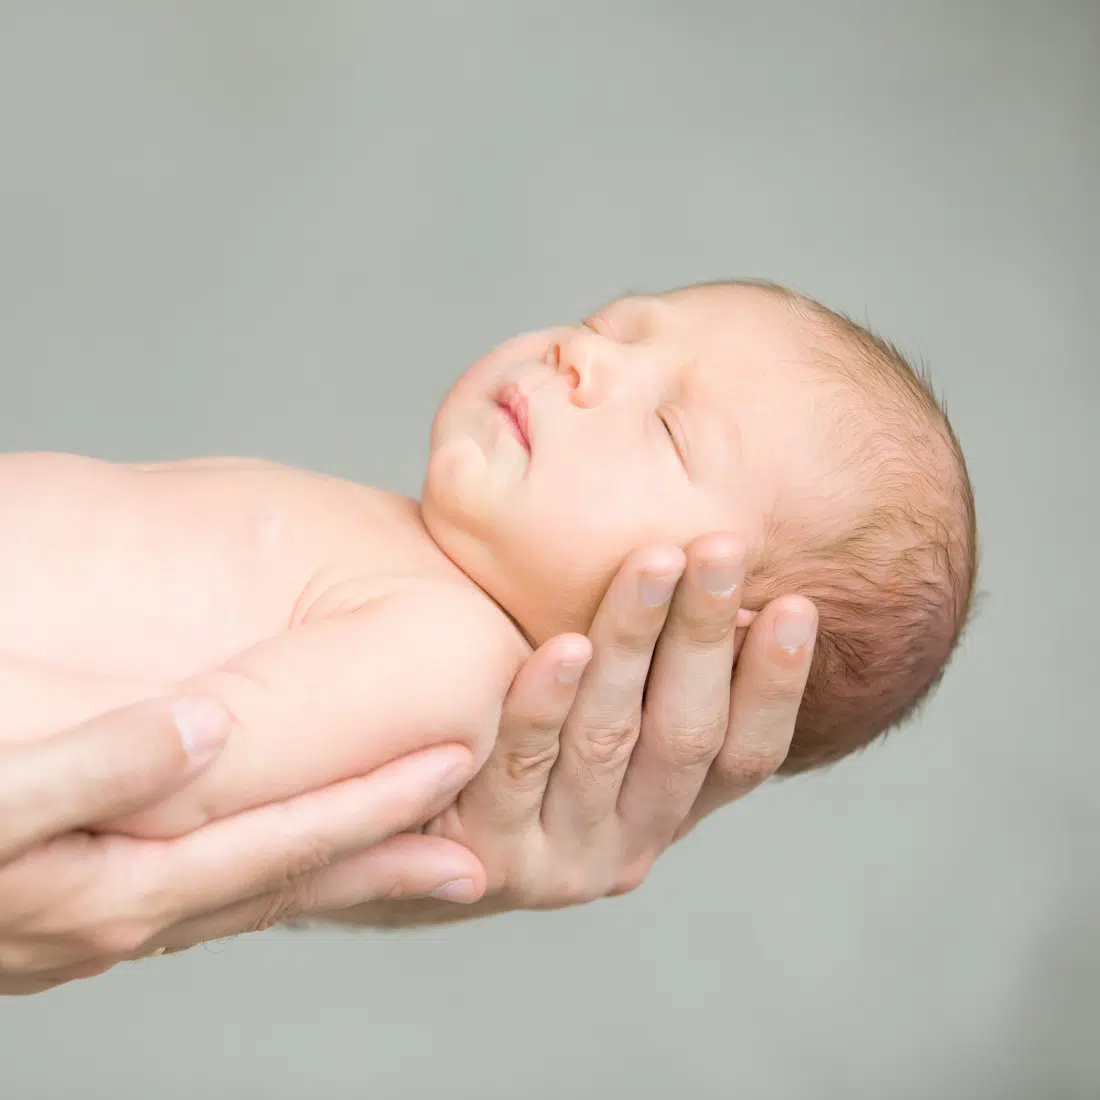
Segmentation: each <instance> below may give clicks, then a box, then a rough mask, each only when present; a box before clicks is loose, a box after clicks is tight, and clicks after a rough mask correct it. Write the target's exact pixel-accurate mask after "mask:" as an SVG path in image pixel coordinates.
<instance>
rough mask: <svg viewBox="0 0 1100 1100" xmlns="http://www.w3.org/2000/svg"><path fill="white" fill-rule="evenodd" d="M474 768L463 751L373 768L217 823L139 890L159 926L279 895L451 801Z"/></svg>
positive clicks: (167, 849) (438, 750)
mask: <svg viewBox="0 0 1100 1100" xmlns="http://www.w3.org/2000/svg"><path fill="white" fill-rule="evenodd" d="M472 771H473V758H472V757H471V755H470V752H469V750H468V749H466V748H464V747H463V746H461V745H442V746H437V747H435V748H432V749H428V750H425V751H423V752H419V753H414V754H412V755H410V756H405V757H402V758H401V759H400V760H395V761H393V762H392V763H390V764H387V765H385V766H384V767H381V768H379V769H377V770H376V771H374V772H371V774H370V775H367V776H363V777H360V778H356V779H349V780H345V781H344V782H342V783H336V784H333V785H332V786H330V787H326V788H324V789H322V790H319V791H312V792H310V793H309V794H305V795H300V796H298V797H297V798H293V799H290V800H288V801H286V802H280V803H274V804H272V805H269V806H264V807H261V808H260V809H257V810H250V811H248V812H247V813H243V814H238V815H236V816H234V817H231V818H226V819H224V820H222V821H217V822H214V823H213V824H211V825H206V826H204V827H203V828H201V829H199V830H197V831H196V832H194V833H191V834H189V835H187V836H184V837H180V838H179V839H178V840H173V841H169V842H162V845H161V854H162V857H163V858H162V859H160V860H159V861H158V864H157V866H156V867H155V874H156V879H157V882H158V885H156V886H152V887H146V888H145V889H144V890H143V894H144V895H145V897H146V898H147V899H148V900H147V902H146V905H153V906H155V907H156V914H155V916H156V919H157V923H158V924H159V926H161V927H163V926H165V925H167V924H176V923H178V922H180V921H182V920H185V919H188V918H191V917H199V916H203V915H204V914H207V913H210V912H213V911H214V910H217V909H222V908H224V907H226V906H228V905H233V904H235V903H236V902H238V901H243V900H246V899H248V898H254V897H258V896H260V895H261V894H268V893H274V892H278V891H280V890H282V889H283V888H284V887H286V886H287V885H289V884H290V883H292V882H293V881H294V880H295V879H297V878H298V877H299V876H301V875H305V874H309V873H311V872H316V871H319V870H322V869H324V868H325V867H328V866H330V865H332V864H334V863H335V862H337V861H338V860H340V859H343V858H344V857H346V856H349V855H351V854H352V853H354V852H358V851H361V850H363V849H366V848H370V847H372V846H373V845H375V844H377V843H379V842H380V841H383V840H386V839H387V838H389V837H391V836H394V835H395V834H397V833H400V832H404V831H406V830H409V829H414V828H416V827H418V826H419V825H421V824H422V823H423V822H424V821H426V820H427V819H428V818H430V817H431V816H432V815H433V814H434V813H436V812H438V811H439V810H440V809H442V808H443V806H445V805H446V804H447V803H448V802H450V801H451V800H453V798H454V797H455V795H456V794H457V793H458V791H459V790H460V789H461V787H462V785H463V784H464V783H465V782H466V781H467V780H468V779H469V777H470V774H471V772H472Z"/></svg>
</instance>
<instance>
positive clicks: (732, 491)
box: [422, 283, 976, 771]
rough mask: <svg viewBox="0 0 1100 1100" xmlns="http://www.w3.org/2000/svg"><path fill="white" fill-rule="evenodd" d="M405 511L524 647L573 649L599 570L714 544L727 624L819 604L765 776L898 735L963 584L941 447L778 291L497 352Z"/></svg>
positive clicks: (711, 289) (713, 292)
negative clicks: (780, 750) (733, 564)
mask: <svg viewBox="0 0 1100 1100" xmlns="http://www.w3.org/2000/svg"><path fill="white" fill-rule="evenodd" d="M422 506H423V514H424V518H425V522H426V523H427V525H428V528H429V530H430V531H431V533H432V535H433V537H434V538H435V539H436V541H437V542H438V543H439V544H440V546H441V547H442V548H443V549H444V550H445V551H446V552H447V553H448V554H449V555H450V556H451V557H452V558H453V559H454V560H455V562H456V563H457V564H458V565H459V566H460V567H461V568H462V569H463V570H464V571H465V572H467V573H468V574H469V575H470V576H471V578H472V579H473V580H475V581H476V582H477V583H478V584H480V585H481V586H482V587H483V588H484V589H485V590H486V591H487V592H488V593H489V595H491V596H492V597H493V598H494V599H495V600H496V601H497V602H498V603H500V604H501V606H502V607H503V608H504V609H505V610H506V611H507V612H508V613H509V614H510V615H511V616H512V617H513V618H514V619H515V620H516V621H517V622H518V623H519V624H520V626H521V627H522V628H523V629H524V630H525V632H526V633H527V634H528V636H529V637H530V639H531V640H532V641H533V642H536V643H538V642H541V641H543V640H545V639H546V638H548V637H550V636H552V635H553V634H557V633H560V632H562V631H566V630H579V631H582V632H584V631H586V630H587V629H588V626H589V624H590V622H591V618H592V615H593V613H594V611H595V608H596V606H597V605H598V603H599V600H600V597H601V595H602V594H603V591H604V589H605V587H606V585H607V583H608V582H609V580H610V578H611V577H612V576H613V574H614V573H615V571H616V570H617V569H618V567H619V565H620V564H621V562H622V560H623V558H624V557H626V555H627V554H628V553H629V552H630V551H631V550H632V549H633V548H635V547H636V546H639V545H642V544H648V543H652V542H654V541H662V540H663V541H669V542H677V543H681V544H684V543H687V542H688V541H690V540H691V539H692V538H693V537H695V536H696V535H699V534H702V533H704V532H706V531H713V530H727V531H732V532H734V533H735V534H737V535H739V536H740V537H741V538H742V539H743V540H744V543H745V545H746V546H747V547H748V548H749V560H750V572H749V574H748V576H747V577H746V584H745V594H744V601H743V603H744V606H747V607H750V608H754V607H760V606H762V605H763V604H764V603H766V602H767V600H768V599H770V598H771V597H772V596H773V595H778V594H779V593H781V592H792V593H799V594H802V595H805V596H808V597H809V598H811V599H813V600H814V601H815V602H816V603H817V604H818V608H819V613H820V628H819V635H818V644H817V652H816V655H815V659H814V669H813V672H812V673H811V680H810V684H809V686H808V688H807V692H806V696H805V701H804V703H803V708H802V712H801V715H800V719H799V725H798V731H797V732H796V737H795V743H794V745H793V747H792V750H791V754H790V756H789V758H788V761H787V765H786V770H787V771H798V770H802V769H804V768H807V767H813V766H816V765H820V764H824V763H827V762H829V761H831V760H833V759H838V758H839V757H841V756H843V755H845V754H847V753H848V752H850V751H852V750H853V749H855V748H858V747H859V746H861V745H863V744H865V743H867V742H868V741H869V740H871V739H872V738H873V737H874V736H875V735H876V734H877V733H879V732H881V731H882V730H884V729H886V728H888V727H890V726H891V725H893V724H895V723H896V722H897V721H899V720H900V719H901V718H903V717H904V716H905V715H906V714H907V713H908V712H909V711H910V710H911V709H912V707H913V706H914V705H915V704H916V702H918V701H919V699H920V698H921V697H923V695H924V694H925V693H926V692H927V691H928V690H929V689H930V687H931V686H932V685H933V684H934V683H935V681H936V680H937V679H938V677H939V675H940V673H941V672H942V669H943V668H944V666H945V665H946V662H947V659H948V657H949V656H950V653H951V651H952V649H953V648H954V645H955V642H956V640H957V637H958V634H959V632H960V630H961V628H962V625H963V623H964V622H965V619H966V615H967V612H968V609H969V605H970V596H971V591H972V588H973V583H974V574H975V571H976V535H975V530H974V509H973V500H972V496H971V493H970V486H969V481H968V478H967V474H966V468H965V464H964V462H963V458H962V454H961V451H960V450H959V447H958V444H957V442H956V440H955V438H954V435H953V433H952V431H951V428H950V426H949V425H948V422H947V419H946V416H945V415H944V414H943V412H942V410H941V409H940V408H939V406H938V404H937V402H936V400H935V398H934V396H933V395H932V394H931V391H930V390H929V389H928V387H927V385H926V383H925V382H924V381H922V380H921V379H920V378H919V377H918V376H917V375H916V374H915V373H914V372H913V370H912V369H911V368H910V367H909V366H908V364H906V362H905V361H904V359H903V358H902V357H901V356H900V355H899V354H898V353H897V352H896V351H895V350H894V349H892V348H891V347H889V346H888V345H886V344H884V343H882V342H881V341H879V340H877V339H876V338H875V337H873V336H872V335H871V334H870V333H868V332H867V331H866V330H864V329H862V328H860V327H859V326H857V325H855V324H853V323H851V322H850V321H848V320H846V319H845V318H842V317H840V316H838V315H837V314H834V313H832V312H831V311H829V310H827V309H826V308H825V307H823V306H821V305H819V304H818V303H816V302H813V301H812V300H810V299H807V298H804V297H801V296H799V295H796V294H794V293H792V292H790V291H787V290H785V289H783V288H779V287H774V286H770V285H750V284H743V283H735V284H716V285H708V286H699V287H692V288H688V289H686V290H681V291H675V292H673V293H671V294H666V295H661V296H655V297H633V298H626V299H622V300H620V301H617V302H614V303H612V304H611V305H610V306H608V307H606V308H605V309H603V310H601V311H600V312H599V313H598V314H596V315H594V316H593V317H591V318H589V319H588V320H587V321H586V322H585V323H584V324H583V325H580V326H570V327H563V328H558V329H550V330H546V331H543V332H538V333H531V334H527V335H525V336H521V337H518V338H516V339H515V340H511V341H508V342H507V343H505V344H503V345H502V346H501V347H499V348H497V349H496V350H495V351H493V352H491V353H490V354H489V355H488V356H486V357H485V358H484V359H482V360H481V361H480V362H479V363H477V364H475V366H473V367H472V368H471V369H470V370H469V371H467V372H466V374H465V375H463V377H462V378H461V379H460V380H459V382H458V383H457V384H456V385H455V387H454V388H453V389H452V391H451V392H450V394H448V396H447V398H446V400H445V401H444V403H443V405H442V406H441V408H440V410H439V413H438V414H437V417H436V420H435V424H434V425H433V430H432V454H431V460H430V463H429V469H428V477H427V481H426V484H425V491H424V497H423V502H422Z"/></svg>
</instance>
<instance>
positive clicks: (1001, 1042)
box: [0, 0, 1100, 1100]
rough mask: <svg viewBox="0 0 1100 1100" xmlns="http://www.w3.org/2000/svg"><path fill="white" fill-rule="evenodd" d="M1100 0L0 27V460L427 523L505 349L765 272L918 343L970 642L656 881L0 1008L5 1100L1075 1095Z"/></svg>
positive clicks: (1087, 829)
mask: <svg viewBox="0 0 1100 1100" xmlns="http://www.w3.org/2000/svg"><path fill="white" fill-rule="evenodd" d="M1098 118H1100V6H1098V5H1097V4H1095V3H1077V4H1070V3H1050V2H1046V3H1039V2H1036V3H1032V4H1029V5H1025V4H1019V3H1001V4H978V3H970V4H958V3H955V4H930V3H920V4H916V3H914V4H910V5H906V6H901V5H896V4H870V5H867V6H856V5H853V4H842V3H837V2H833V3H828V4H818V3H813V2H812V0H806V2H804V3H801V4H791V3H788V4H782V5H780V4H764V3H758V4H735V3H724V4H702V3H684V2H683V0H679V2H678V3H676V4H672V3H664V4H657V3H637V4H625V3H620V4H610V3H589V4H585V5H577V6H573V7H568V6H566V5H564V4H562V3H556V4H543V5H539V6H538V8H536V7H535V6H534V5H528V4H521V3H514V4H508V3H503V2H502V3H497V4H486V3H480V4H472V3H462V4H458V3H455V4H450V5H445V4H435V5H428V4H412V3H410V4H406V5H398V4H390V5H382V4H369V5H368V4H358V5H356V4H333V3H310V4H306V3H299V4H296V5H295V4H278V5H275V4H260V3H256V4H241V3H236V4H234V3H228V4H225V3H223V4H194V5H179V6H165V5H139V4H134V5H132V6H129V7H123V6H115V5H107V4H97V5H86V4H76V3H74V4H71V5H69V6H58V5H49V4H30V3H27V4H22V3H2V4H0V158H2V165H0V322H2V323H0V372H2V379H3V389H2V395H3V396H2V401H0V447H2V448H3V449H4V450H20V449H33V450H50V449H56V450H71V451H78V452H85V453H89V454H94V455H100V456H103V457H109V458H119V459H138V458H152V457H172V456H183V455H197V454H210V453H233V454H254V455H261V456H266V457H270V458H275V459H279V460H283V461H286V462H290V463H296V464H301V465H305V466H311V467H314V468H317V469H321V470H326V471H330V472H333V473H337V474H341V475H346V476H348V477H351V478H356V479H361V480H364V481H370V482H374V483H377V484H380V485H383V486H386V487H389V488H393V489H396V490H399V491H404V492H408V493H411V494H415V493H416V492H417V491H418V488H419V484H420V478H421V474H422V469H423V463H424V457H425V440H426V432H427V428H428V423H429V419H430V417H431V414H432V411H433V409H434V407H435V404H436V402H437V400H438V399H439V397H440V396H441V395H442V393H443V391H444V389H445V387H446V386H447V384H448V383H449V381H450V380H451V379H452V378H453V377H454V376H455V374H456V373H457V372H458V371H460V370H461V369H462V367H463V366H464V365H465V364H466V363H468V362H469V361H471V360H472V359H473V358H474V357H476V356H477V355H479V354H480V353H481V352H483V351H484V350H486V349H487V348H489V347H490V346H492V345H493V344H494V342H496V341H497V340H499V339H501V338H502V337H505V336H507V335H510V334H512V333H513V332H515V331H518V330H520V329H523V328H526V327H533V326H536V325H541V324H544V323H547V322H558V321H560V320H562V319H567V318H574V317H577V316H579V315H580V314H581V313H582V312H583V311H584V310H585V309H587V308H589V307H591V306H593V305H594V304H596V303H598V302H601V301H603V300H604V299H606V298H608V297H610V296H613V295H615V294H618V293H620V292H622V291H624V290H628V289H661V288H665V287H668V286H672V285H676V284H678V283H682V282H688V281H695V280H700V279H707V278H715V277H724V276H732V275H745V274H749V275H759V276H765V277H772V278H775V279H778V280H781V281H785V282H788V283H791V284H793V285H795V286H797V287H799V288H801V289H804V290H806V291H808V292H810V293H812V294H815V295H817V296H819V297H821V298H823V299H824V300H825V301H826V302H828V303H829V304H831V305H834V306H836V307H839V308H842V309H845V310H848V311H850V312H852V313H854V314H855V315H856V316H857V317H860V318H868V319H870V321H871V322H872V323H873V324H874V325H875V326H876V327H878V328H879V329H881V331H883V332H884V333H885V334H886V335H888V336H889V337H890V338H892V339H893V340H894V341H896V342H898V343H899V344H900V345H901V346H902V347H903V348H904V349H905V350H906V351H908V352H909V353H910V354H912V355H913V356H915V357H918V358H924V359H925V360H926V361H927V362H928V363H929V365H930V367H931V368H932V370H933V372H934V375H935V377H936V379H937V381H938V383H939V385H940V387H941V389H942V390H943V391H944V392H945V394H946V396H947V399H948V402H949V406H950V409H951V412H952V415H953V418H954V422H955V424H956V426H957V428H958V431H959V433H960V435H961V437H962V440H963V442H964V445H965V447H966V450H967V453H968V455H969V459H970V463H971V469H972V473H973V478H974V482H975V486H976V491H977V498H978V505H979V518H980V524H981V530H982V534H983V537H984V544H985V559H984V570H983V574H982V586H983V588H984V590H985V591H986V593H987V598H986V601H985V604H984V608H983V610H982V613H981V616H980V617H979V619H978V620H977V621H976V622H975V624H974V626H973V629H972V631H971V632H970V634H969V637H968V639H967V642H966V645H965V648H964V650H963V652H962V653H961V655H960V656H959V658H958V661H957V663H956V664H955V666H954V667H953V668H952V670H951V672H950V674H949V676H948V678H947V681H946V682H945V684H944V685H943V689H942V690H941V692H940V693H939V695H938V696H937V697H936V699H935V700H934V702H933V703H932V704H931V705H930V706H929V707H928V709H927V711H926V712H925V714H924V716H923V718H922V720H921V721H920V722H919V723H918V724H917V725H915V726H914V727H912V728H910V729H908V730H907V731H905V732H903V733H899V734H897V735H895V736H894V737H893V738H892V739H890V740H889V741H888V742H887V744H886V745H885V746H883V747H882V748H879V749H876V750H874V751H871V752H869V753H867V754H866V755H865V756H863V757H862V758H860V759H858V760H856V761H852V762H848V763H846V764H844V765H842V766H841V767H840V768H838V769H837V770H836V771H834V772H833V773H831V774H828V775H825V776H816V777H811V778H807V779H801V780H798V781H794V782H789V783H786V784H780V785H776V786H773V787H770V788H768V789H766V790H765V792H764V793H762V794H760V795H758V796H756V797H753V798H751V799H749V800H747V801H746V802H744V803H742V804H741V805H739V806H737V807H735V808H733V809H732V810H730V811H728V812H726V813H724V814H722V815H720V816H719V817H718V818H717V819H714V820H713V821H712V822H711V823H709V824H708V826H706V827H704V828H703V829H701V830H700V831H699V833H698V834H697V835H695V836H693V837H692V838H690V839H689V841H687V842H686V843H684V844H683V845H682V846H680V847H679V848H677V849H676V850H674V851H673V852H671V853H670V854H669V855H668V856H667V857H666V858H665V859H664V860H663V861H662V862H661V863H660V865H659V867H658V869H657V870H656V871H655V873H654V874H653V875H652V877H651V879H650V881H649V882H648V883H647V885H646V886H645V887H644V888H643V889H642V890H641V891H640V892H638V893H637V894H635V895H633V896H631V897H629V898H627V899H624V900H621V901H617V902H612V903H605V904H600V905H593V906H589V907H586V908H583V909H580V910H577V911H571V912H565V913H558V914H551V915H539V916H525V915H521V916H516V917H507V918H503V919H499V920H495V921H491V922H484V923H481V924H477V925H473V926H470V927H466V928H460V929H454V930H448V931H428V932H421V933H416V934H410V935H403V934H402V935H393V934H385V935H374V934H369V933H367V934H356V933H347V932H336V931H329V932H318V933H295V932H291V931H287V930H277V931H275V932H272V933H269V934H266V935H263V936H253V937H249V938H244V939H241V940H238V941H236V942H233V943H229V944H218V945H212V946H209V947H206V948H200V949H198V950H196V951H194V952H192V953H190V954H188V955H185V956H182V957H179V958H174V959H168V960H161V961H150V962H146V963H141V964H137V965H130V966H127V967H123V968H120V969H118V970H117V971H115V972H113V973H112V974H110V975H108V976H107V977H105V978H103V979H100V980H97V981H94V982H90V983H78V984H76V985H73V986H71V987H67V988H63V989H61V990H59V991H56V992H54V993H51V994H48V995H46V996H42V997H39V998H35V999H31V1000H21V1001H3V1002H0V1092H2V1093H3V1095H4V1096H5V1097H7V1096H10V1097H13V1098H15V1097H18V1098H20V1100H37V1098H51V1100H52V1098H55V1097H56V1098H62V1097H70V1096H76V1095H80V1096H85V1097H93V1096H94V1097H117V1098H129V1097H135V1098H137V1097H142V1098H144V1097H149V1096H157V1097H163V1098H172V1097H194V1096H201V1095H208V1096H217V1097H302V1096H308V1097H343V1096H358V1095H377V1096H386V1097H425V1096H436V1095H445V1096H455V1097H467V1096H469V1097H501V1098H511V1097H517V1096H523V1097H527V1096H529V1097H555V1096H577V1097H603V1096H627V1095H633V1096H638V1097H649V1096H653V1097H666V1096H669V1095H682V1096H690V1097H712V1096H714V1097H717V1096H732V1095H736V1096H745V1097H753V1098H760V1100H768V1098H772V1097H775V1098H788V1097H790V1098H801V1097H807V1098H809V1097H837V1098H843V1100H859V1098H862V1097H868V1098H872V1097H873V1098H876V1100H881V1098H886V1100H893V1098H898V1100H903V1098H909V1097H913V1098H918V1097H920V1098H923V1097H948V1098H954V1097H960V1098H962V1097H966V1098H968V1100H970V1098H980V1097H1020V1098H1022V1100H1023V1098H1027V1100H1032V1098H1036V1097H1039V1096H1043V1097H1051V1098H1055V1100H1060V1098H1069V1097H1078V1096H1080V1097H1085V1096H1090V1097H1094V1096H1096V1095H1098V1094H1100V1043H1098V1042H1097V1041H1096V1038H1095V1033H1096V1026H1097V1013H1098V1010H1100V992H1098V991H1097V985H1098V983H1100V944H1098V937H1100V922H1098V920H1097V916H1098V907H1100V874H1098V866H1097V862H1098V861H1097V858H1096V837H1097V826H1098V824H1100V805H1098V800H1097V798H1096V794H1095V784H1094V773H1095V770H1096V768H1097V764H1098V763H1100V739H1098V738H1097V723H1096V721H1095V710H1094V707H1095V680H1094V679H1093V677H1094V671H1093V667H1092V666H1093V663H1094V660H1095V657H1096V654H1097V645H1096V630H1097V618H1098V614H1100V602H1098V599H1097V595H1096V585H1095V580H1096V576H1097V569H1096V566H1097V562H1098V555H1097V549H1096V545H1097V539H1098V537H1100V525H1098V506H1097V490H1096V479H1097V475H1098V474H1100V443H1098V434H1097V431H1096V428H1095V423H1096V416H1097V412H1098V400H1097V399H1098V397H1100V379H1098V373H1097V347H1098V345H1100V330H1098V322H1097V316H1098V307H1097V301H1098V298H1100V279H1098V276H1097V264H1098V260H1100V215H1098V198H1097V196H1100V152H1098V144H1100V139H1098Z"/></svg>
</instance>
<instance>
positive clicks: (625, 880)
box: [608, 859, 653, 898]
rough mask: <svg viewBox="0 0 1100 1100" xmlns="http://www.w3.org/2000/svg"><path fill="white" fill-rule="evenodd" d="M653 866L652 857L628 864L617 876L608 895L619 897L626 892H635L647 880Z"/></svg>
mask: <svg viewBox="0 0 1100 1100" xmlns="http://www.w3.org/2000/svg"><path fill="white" fill-rule="evenodd" d="M652 867H653V861H652V860H651V859H645V860H637V861H635V862H634V863H631V864H628V865H627V866H626V867H624V868H623V869H622V870H621V871H620V872H619V874H618V875H617V876H616V878H615V881H614V883H613V885H612V887H611V889H610V890H609V891H608V896H609V897H613V898H618V897H622V896H623V895H624V894H631V893H633V892H634V891H635V890H637V889H638V887H639V886H641V885H642V883H643V882H645V880H646V878H647V877H648V876H649V872H650V870H651V869H652Z"/></svg>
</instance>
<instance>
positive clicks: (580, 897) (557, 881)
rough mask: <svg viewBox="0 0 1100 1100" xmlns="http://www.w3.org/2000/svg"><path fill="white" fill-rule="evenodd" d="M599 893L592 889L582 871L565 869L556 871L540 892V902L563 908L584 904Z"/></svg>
mask: <svg viewBox="0 0 1100 1100" xmlns="http://www.w3.org/2000/svg"><path fill="white" fill-rule="evenodd" d="M597 897H599V894H598V893H597V892H596V891H594V890H593V889H592V887H591V885H590V883H589V882H588V879H587V876H586V875H584V874H583V872H581V871H578V870H574V869H566V870H561V871H558V872H557V873H556V874H555V875H554V876H553V878H552V879H551V881H550V882H549V883H548V885H547V887H546V889H544V890H542V891H541V892H540V902H541V904H542V905H543V906H544V907H546V908H550V909H565V908H568V907H570V906H573V905H585V904H587V903H588V902H590V901H595V900H596V898H597Z"/></svg>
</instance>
